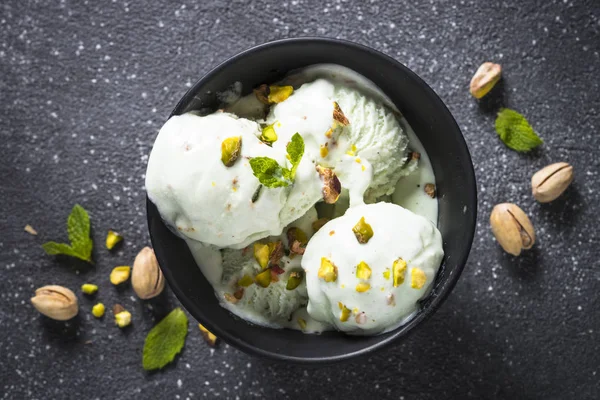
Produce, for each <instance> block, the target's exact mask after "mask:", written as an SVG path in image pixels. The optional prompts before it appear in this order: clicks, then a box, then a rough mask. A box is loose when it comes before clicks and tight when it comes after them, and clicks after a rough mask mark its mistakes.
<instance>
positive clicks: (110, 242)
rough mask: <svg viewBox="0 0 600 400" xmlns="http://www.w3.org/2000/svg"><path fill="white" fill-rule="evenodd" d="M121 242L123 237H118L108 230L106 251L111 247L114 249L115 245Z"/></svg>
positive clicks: (115, 233)
mask: <svg viewBox="0 0 600 400" xmlns="http://www.w3.org/2000/svg"><path fill="white" fill-rule="evenodd" d="M122 240H123V236H121V235H119V234H118V233H117V232H115V231H111V230H109V231H108V233H107V234H106V248H107V249H108V250H112V249H113V247H115V246H116V245H117V243H119V242H120V241H122Z"/></svg>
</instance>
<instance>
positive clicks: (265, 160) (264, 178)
mask: <svg viewBox="0 0 600 400" xmlns="http://www.w3.org/2000/svg"><path fill="white" fill-rule="evenodd" d="M250 167H252V173H253V174H254V176H256V177H257V178H258V181H259V182H260V183H262V184H263V185H264V186H266V187H269V188H276V187H285V186H288V185H289V184H290V183H291V182H290V181H289V180H288V179H286V178H285V176H284V175H283V168H281V166H280V165H279V164H278V163H277V161H275V160H273V159H272V158H269V157H253V158H251V159H250Z"/></svg>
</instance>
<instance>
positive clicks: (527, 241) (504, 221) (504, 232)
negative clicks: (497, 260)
mask: <svg viewBox="0 0 600 400" xmlns="http://www.w3.org/2000/svg"><path fill="white" fill-rule="evenodd" d="M490 224H491V226H492V233H493V234H494V236H495V237H496V240H497V241H498V243H499V244H500V246H502V248H503V249H504V251H506V252H507V253H510V254H512V255H514V256H518V255H519V254H521V250H524V249H525V250H527V249H530V248H531V247H532V246H533V244H534V243H535V231H534V229H533V225H532V223H531V221H530V220H529V217H528V216H527V214H525V213H524V212H523V210H521V209H520V208H519V207H518V206H517V205H515V204H512V203H502V204H498V205H496V206H495V207H494V208H493V210H492V214H491V215H490Z"/></svg>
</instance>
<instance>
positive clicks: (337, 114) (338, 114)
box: [333, 101, 350, 126]
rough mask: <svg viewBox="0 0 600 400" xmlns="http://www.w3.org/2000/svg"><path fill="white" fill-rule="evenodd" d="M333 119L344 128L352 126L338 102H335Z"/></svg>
mask: <svg viewBox="0 0 600 400" xmlns="http://www.w3.org/2000/svg"><path fill="white" fill-rule="evenodd" d="M333 119H334V121H336V122H337V123H339V124H340V125H342V126H346V125H350V121H348V118H346V116H345V115H344V112H343V111H342V109H341V108H340V105H339V104H338V103H337V102H336V101H334V102H333Z"/></svg>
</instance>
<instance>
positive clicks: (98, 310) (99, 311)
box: [92, 303, 106, 318]
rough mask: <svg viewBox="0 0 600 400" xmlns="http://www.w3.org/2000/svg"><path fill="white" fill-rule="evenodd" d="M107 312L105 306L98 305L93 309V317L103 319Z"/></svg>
mask: <svg viewBox="0 0 600 400" xmlns="http://www.w3.org/2000/svg"><path fill="white" fill-rule="evenodd" d="M105 310H106V308H105V307H104V304H102V303H98V304H96V305H95V306H94V307H92V315H93V316H94V317H96V318H102V317H103V316H104V311H105Z"/></svg>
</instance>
